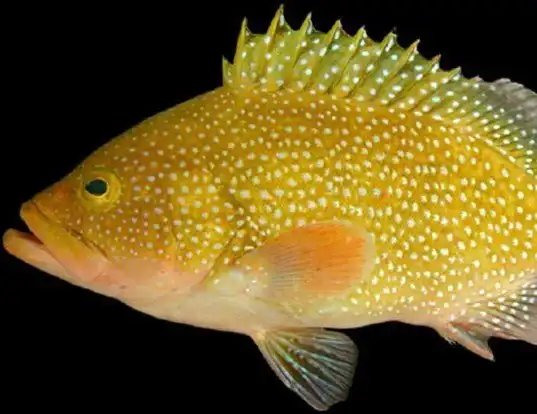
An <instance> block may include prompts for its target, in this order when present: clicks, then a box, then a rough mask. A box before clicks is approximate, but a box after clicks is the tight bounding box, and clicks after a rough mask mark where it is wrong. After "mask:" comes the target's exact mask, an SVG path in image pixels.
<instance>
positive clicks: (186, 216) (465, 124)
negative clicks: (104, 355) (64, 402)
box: [4, 8, 537, 410]
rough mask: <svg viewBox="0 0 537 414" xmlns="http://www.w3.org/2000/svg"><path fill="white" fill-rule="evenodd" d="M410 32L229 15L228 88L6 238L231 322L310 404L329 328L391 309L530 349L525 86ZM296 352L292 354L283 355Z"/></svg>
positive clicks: (92, 164)
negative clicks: (450, 63)
mask: <svg viewBox="0 0 537 414" xmlns="http://www.w3.org/2000/svg"><path fill="white" fill-rule="evenodd" d="M439 61H440V58H439V57H438V56H437V57H434V58H432V59H427V58H426V57H424V56H423V55H421V54H420V53H419V52H418V42H415V43H413V44H412V45H410V46H409V47H407V48H405V47H403V46H401V45H400V44H399V43H398V42H397V38H396V36H395V35H394V34H393V33H390V34H388V35H387V36H386V37H385V38H384V39H382V40H381V41H380V42H376V41H374V40H372V39H371V38H369V36H368V35H367V33H366V31H365V29H364V28H362V29H360V30H358V32H357V33H356V34H355V35H353V36H351V35H349V34H347V33H346V32H345V31H344V30H343V28H342V26H341V24H340V23H339V22H337V23H336V24H335V25H334V26H333V27H332V29H331V30H330V31H329V32H327V33H323V32H320V31H317V30H316V29H315V28H314V26H313V24H312V21H311V16H308V17H307V18H306V19H305V20H304V22H303V24H302V25H301V26H300V28H298V29H296V30H294V29H292V28H291V27H290V26H289V25H288V23H287V22H286V20H285V18H284V16H283V8H280V9H279V10H278V12H277V14H276V16H275V17H274V19H273V20H272V22H271V24H270V27H269V28H268V30H267V32H266V33H262V34H254V33H252V32H251V31H250V30H249V29H248V25H247V22H246V19H245V20H244V23H243V26H242V29H241V32H240V35H239V39H238V43H237V50H236V54H235V59H234V61H233V62H229V61H227V60H225V59H224V61H223V85H222V86H220V87H218V88H216V89H215V90H213V91H210V92H207V93H205V94H203V95H200V96H198V97H195V98H193V99H191V100H189V101H187V102H184V103H181V104H179V105H177V106H175V107H173V108H170V109H168V110H166V111H163V112H161V113H159V114H156V115H155V116H153V117H151V118H149V119H147V120H145V121H144V122H141V123H140V124H139V125H136V126H134V127H133V128H131V129H130V130H128V131H126V132H125V133H124V134H121V135H120V136H119V137H117V138H115V139H114V140H112V141H110V142H109V143H108V144H106V145H104V146H103V147H101V148H99V149H98V150H97V151H95V152H94V153H93V154H91V155H90V156H89V157H88V158H87V159H86V160H85V161H84V162H83V163H81V165H80V166H79V167H78V168H76V169H75V170H74V171H73V172H72V173H70V174H69V175H68V176H67V177H65V178H64V179H62V180H60V181H59V182H58V183H56V184H54V185H52V186H51V187H50V188H48V189H46V190H44V191H42V192H41V193H39V194H38V195H36V196H35V197H34V198H33V199H32V200H31V201H29V202H28V203H25V204H24V205H23V207H22V209H21V215H22V216H23V219H24V220H25V221H26V222H27V224H28V226H29V227H30V230H31V231H32V233H33V234H34V235H33V236H32V235H27V234H23V233H21V232H17V231H15V230H9V231H8V232H6V234H5V235H4V246H5V247H6V249H7V250H8V251H10V252H11V253H13V254H14V255H15V256H17V257H19V258H20V259H22V260H24V261H26V262H28V263H29V264H31V265H34V266H36V267H37V268H39V269H41V270H43V271H45V272H48V273H50V274H53V275H55V276H57V277H60V278H62V279H65V280H68V281H69V282H71V283H74V284H76V285H79V286H81V287H85V288H88V289H91V290H93V291H95V292H98V293H101V294H104V295H108V296H110V297H113V298H116V299H118V300H121V301H123V302H125V303H127V304H129V305H130V306H132V307H133V308H135V309H138V310H141V311H143V312H145V313H148V314H151V315H153V316H155V317H159V318H163V319H167V320H170V321H174V322H181V323H188V324H191V325H195V326H201V327H206V328H212V329H219V330H226V331H233V332H238V333H241V334H245V335H248V336H250V337H251V338H252V340H253V341H254V342H255V343H256V345H257V346H258V347H259V349H260V351H261V353H262V355H263V357H264V358H265V359H266V361H267V362H268V364H269V365H270V367H271V368H272V369H273V370H274V372H275V373H276V375H278V377H279V378H280V379H281V380H282V382H283V383H284V384H285V385H286V386H287V387H289V388H290V389H292V390H293V391H294V392H296V393H297V394H298V395H299V396H300V397H301V398H303V399H304V401H306V402H307V403H308V404H309V405H310V406H311V407H313V408H314V409H316V410H326V409H328V408H330V407H331V406H332V405H334V404H335V403H337V402H340V401H343V400H345V399H346V398H347V396H348V393H349V390H350V387H351V385H352V376H353V374H354V370H355V366H356V363H357V357H358V350H357V348H356V346H355V345H354V343H353V342H352V341H351V340H350V339H349V338H348V337H347V336H346V335H344V334H342V333H339V332H334V331H328V330H325V328H356V327H360V326H364V325H369V324H373V323H380V322H385V321H399V322H405V323H410V324H414V325H422V326H428V327H430V328H433V329H435V330H436V331H437V332H438V333H439V334H440V335H441V336H443V337H444V338H445V339H446V340H448V341H449V342H457V343H459V344H461V345H463V346H465V347H466V348H468V349H469V350H471V351H472V352H475V353H476V354H477V355H480V356H481V357H484V358H488V359H493V354H492V351H491V350H490V348H489V347H488V344H487V341H488V339H489V338H490V337H493V336H496V337H501V338H504V339H514V340H523V341H526V342H528V343H530V344H533V345H536V344H537V245H536V242H535V240H536V237H535V236H536V232H537V179H536V175H535V173H536V172H537V156H536V152H535V150H536V146H537V144H536V139H537V95H536V94H535V93H534V92H532V91H530V90H529V89H527V88H525V87H523V86H522V85H520V84H517V83H515V82H511V81H509V80H507V79H500V80H497V81H494V82H485V81H484V80H482V79H480V78H472V79H468V78H466V77H464V76H463V75H462V72H461V70H460V69H454V70H450V71H447V70H442V69H441V68H440V63H439ZM297 355H300V357H299V356H297Z"/></svg>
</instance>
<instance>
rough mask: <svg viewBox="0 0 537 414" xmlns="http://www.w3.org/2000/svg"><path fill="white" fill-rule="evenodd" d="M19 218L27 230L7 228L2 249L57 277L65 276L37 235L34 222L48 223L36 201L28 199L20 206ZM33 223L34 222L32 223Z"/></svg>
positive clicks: (62, 267) (65, 272) (59, 264)
mask: <svg viewBox="0 0 537 414" xmlns="http://www.w3.org/2000/svg"><path fill="white" fill-rule="evenodd" d="M21 218H22V220H23V221H24V223H25V224H26V226H27V227H28V231H20V230H16V229H9V230H7V231H6V232H5V233H4V235H3V238H2V243H3V246H4V249H5V250H6V251H7V252H8V253H10V254H11V255H13V256H15V257H16V258H18V259H19V260H22V261H23V262H25V263H27V264H29V265H31V266H34V267H36V268H38V269H39V270H42V271H44V272H46V273H49V274H51V275H53V276H57V277H59V278H62V279H64V278H67V271H66V269H65V267H64V266H63V265H62V264H61V263H60V262H59V261H58V260H57V259H56V257H55V256H54V255H53V254H52V252H51V250H50V249H49V248H47V246H46V244H45V243H44V242H43V240H42V239H41V238H40V237H39V234H40V233H42V232H40V231H38V230H36V228H37V227H40V228H43V225H42V224H41V225H40V226H36V225H35V223H36V222H40V223H50V220H49V219H48V218H47V217H46V215H45V214H44V213H43V212H42V211H41V209H39V207H38V206H37V204H36V203H34V202H33V201H28V202H26V203H25V204H23V206H22V208H21ZM32 223H34V224H32Z"/></svg>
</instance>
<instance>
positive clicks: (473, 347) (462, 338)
mask: <svg viewBox="0 0 537 414" xmlns="http://www.w3.org/2000/svg"><path fill="white" fill-rule="evenodd" d="M440 334H441V335H442V336H443V337H444V338H445V339H446V340H447V341H449V342H451V343H453V342H456V343H458V344H460V345H462V346H464V347H465V348H466V349H468V350H469V351H472V352H473V353H475V354H476V355H479V356H480V357H482V358H485V359H488V360H489V361H493V360H494V354H493V353H492V351H491V349H490V347H489V346H488V340H489V337H487V336H485V335H481V334H479V333H475V332H473V331H472V329H471V328H469V327H467V326H458V325H457V324H453V323H450V324H448V325H447V326H446V327H445V328H444V329H442V330H440Z"/></svg>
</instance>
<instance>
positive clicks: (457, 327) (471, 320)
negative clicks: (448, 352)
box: [441, 270, 537, 359]
mask: <svg viewBox="0 0 537 414" xmlns="http://www.w3.org/2000/svg"><path fill="white" fill-rule="evenodd" d="M441 334H442V335H443V336H444V337H446V336H447V337H448V338H450V339H452V340H454V341H456V342H459V343H460V344H462V345H464V346H466V347H467V348H468V349H470V350H472V351H473V352H476V353H477V354H480V355H481V356H483V357H485V358H488V359H492V352H491V351H490V350H489V349H488V346H487V345H486V344H487V341H488V339H489V338H491V337H497V338H502V339H508V340H520V341H524V342H527V343H529V344H532V345H537V270H532V271H529V272H528V274H527V275H525V276H524V277H522V278H521V280H520V281H519V282H517V283H516V284H515V285H514V287H513V288H512V289H510V291H507V292H505V293H504V294H502V295H501V296H497V297H495V298H494V299H484V300H478V301H475V302H472V303H470V304H469V305H468V307H467V308H466V309H465V310H464V311H463V312H462V315H460V316H457V317H455V318H454V320H453V321H451V322H449V323H448V324H447V327H445V328H444V329H443V330H442V332H441Z"/></svg>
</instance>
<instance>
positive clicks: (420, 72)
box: [224, 6, 537, 175]
mask: <svg viewBox="0 0 537 414" xmlns="http://www.w3.org/2000/svg"><path fill="white" fill-rule="evenodd" d="M224 83H225V84H226V85H228V86H230V87H232V88H233V89H236V90H243V89H246V90H251V89H256V90H258V91H262V92H277V91H281V90H287V91H291V92H308V93H311V94H318V95H330V96H332V98H334V99H335V98H340V99H344V100H349V101H351V102H352V101H354V102H357V103H358V104H359V103H367V104H370V105H375V106H384V107H386V108H388V109H389V110H391V111H395V110H397V111H398V112H412V113H413V114H414V115H416V116H418V117H432V118H434V119H436V120H438V121H440V122H443V123H445V124H448V125H450V126H452V127H454V128H458V129H459V130H461V131H463V132H465V133H467V134H471V135H473V136H475V137H476V138H478V139H481V140H484V141H486V142H488V143H490V144H491V145H492V146H493V148H495V149H497V150H498V151H500V152H501V153H502V155H503V156H504V157H505V158H508V159H509V160H510V161H511V162H512V163H513V164H516V165H518V166H520V167H521V168H523V169H524V170H525V171H527V172H528V173H529V174H532V175H534V174H537V155H536V154H537V94H536V93H535V92H533V91H531V90H529V89H527V88H525V87H523V86H522V85H519V84H517V83H514V82H511V81H509V80H507V79H499V80H496V81H494V82H485V81H483V80H482V79H480V78H479V77H474V78H467V77H465V76H464V75H463V74H462V71H461V69H460V68H455V69H452V70H444V69H442V68H441V67H440V56H435V57H433V58H430V59H429V58H427V57H425V56H424V55H422V54H421V53H420V52H419V51H418V41H416V42H414V43H412V44H411V45H410V46H409V47H406V48H405V47H403V46H401V45H400V44H399V43H398V41H397V36H396V34H394V33H393V32H390V33H389V34H388V35H386V36H385V37H384V38H383V39H382V40H381V41H378V42H377V41H374V40H372V39H371V38H369V36H368V35H367V32H366V30H365V28H363V27H362V28H361V29H359V30H358V32H357V33H356V34H355V35H349V34H347V33H346V32H345V31H344V29H343V28H342V26H341V23H340V21H337V22H336V23H335V24H334V25H333V26H332V28H331V29H330V30H329V31H328V32H327V33H324V32H321V31H318V30H316V29H315V27H314V25H313V23H312V21H311V14H308V16H307V18H306V19H305V20H304V23H303V24H302V26H301V27H300V28H299V29H298V30H294V29H293V28H291V27H290V25H289V24H288V23H287V22H286V19H285V16H284V12H283V6H280V8H278V11H277V13H276V15H275V16H274V18H273V20H272V22H271V24H270V27H269V29H268V30H267V31H266V32H265V33H259V34H256V33H252V32H251V31H250V30H249V29H248V25H247V22H246V19H245V20H244V22H243V26H242V29H241V33H240V35H239V39H238V41H237V47H236V52H235V58H234V61H233V63H230V64H225V65H224Z"/></svg>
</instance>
